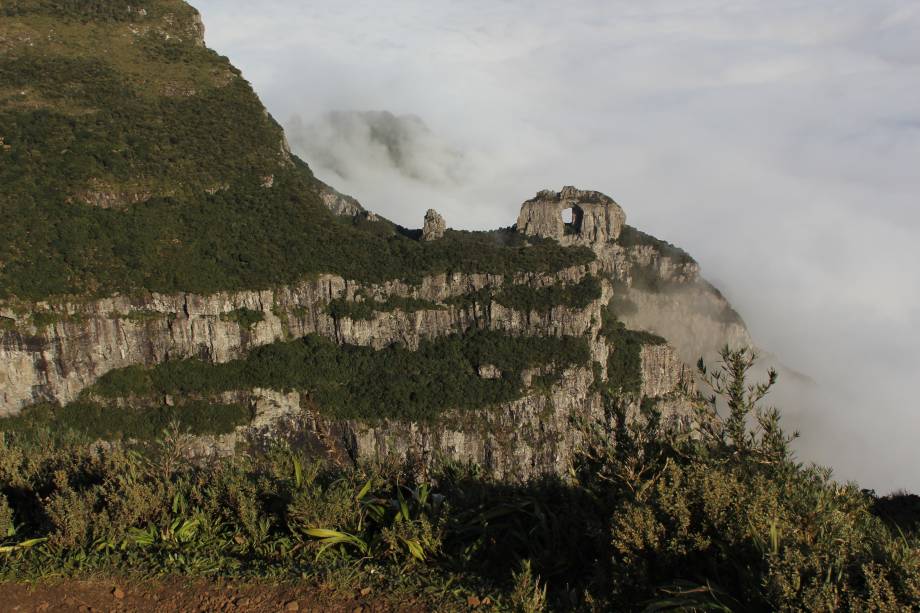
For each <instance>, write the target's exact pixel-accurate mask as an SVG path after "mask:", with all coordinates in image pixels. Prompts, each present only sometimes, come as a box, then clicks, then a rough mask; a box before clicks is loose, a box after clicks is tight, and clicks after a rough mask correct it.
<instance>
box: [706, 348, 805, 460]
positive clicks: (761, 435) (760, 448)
mask: <svg viewBox="0 0 920 613" xmlns="http://www.w3.org/2000/svg"><path fill="white" fill-rule="evenodd" d="M720 357H721V360H720V362H719V364H718V368H717V369H715V370H712V371H710V370H709V368H707V366H706V364H705V362H704V361H703V359H702V358H700V360H699V362H698V363H697V370H698V371H699V375H700V379H701V381H702V383H703V385H704V386H705V387H707V388H708V389H709V391H710V393H711V395H709V396H708V397H707V396H705V395H704V394H703V393H702V392H699V393H698V394H697V396H696V398H695V402H694V406H695V408H696V410H697V414H698V417H699V419H697V421H696V426H697V428H698V429H699V432H700V434H701V435H702V438H703V440H704V443H705V444H706V447H707V448H708V450H709V451H710V453H712V452H715V453H716V454H722V455H728V456H739V455H740V456H745V457H746V458H745V459H753V460H754V461H755V462H757V463H758V464H763V465H771V466H776V465H779V464H781V463H782V462H783V461H785V460H788V459H789V455H790V451H789V443H791V442H792V441H793V440H795V439H796V438H798V436H799V434H798V432H793V433H792V434H791V435H787V434H786V433H785V432H784V431H783V429H782V427H781V426H780V423H779V422H780V414H779V410H778V409H776V408H775V407H764V406H762V405H761V404H760V403H761V401H762V400H763V399H764V398H765V397H766V395H767V394H768V393H769V392H770V390H771V389H772V387H773V386H774V385H775V384H776V380H777V378H778V375H777V372H776V370H775V369H773V368H770V370H769V371H767V380H766V381H765V382H762V383H753V384H749V383H748V382H747V380H748V376H749V373H750V371H751V369H752V368H753V367H754V364H755V363H756V362H757V359H758V357H759V356H758V355H757V352H756V351H754V350H753V349H748V348H744V349H730V348H729V347H728V346H725V347H724V348H723V349H722V351H721V353H720ZM720 399H721V400H722V401H723V402H724V403H725V404H726V406H727V408H728V413H727V415H724V416H723V415H722V414H720V412H719V406H718V405H719V401H720Z"/></svg>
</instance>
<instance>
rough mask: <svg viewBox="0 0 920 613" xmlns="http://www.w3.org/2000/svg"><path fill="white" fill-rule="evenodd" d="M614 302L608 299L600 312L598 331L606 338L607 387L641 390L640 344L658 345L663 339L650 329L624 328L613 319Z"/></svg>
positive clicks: (621, 391) (628, 391)
mask: <svg viewBox="0 0 920 613" xmlns="http://www.w3.org/2000/svg"><path fill="white" fill-rule="evenodd" d="M617 308H618V304H617V303H616V302H613V301H611V304H609V305H608V306H607V307H606V308H605V309H604V310H603V312H602V317H603V321H602V323H601V330H600V334H601V335H602V336H604V337H605V338H606V339H607V347H608V354H607V383H606V386H607V390H608V391H609V392H611V393H614V394H616V395H618V394H624V393H625V394H633V395H635V394H638V393H639V392H640V391H641V389H642V347H643V345H661V344H664V343H665V340H664V339H663V338H661V337H660V336H657V335H655V334H651V333H650V332H642V331H639V330H628V329H627V328H626V325H625V324H623V322H621V321H619V320H618V319H617V310H616V309H617Z"/></svg>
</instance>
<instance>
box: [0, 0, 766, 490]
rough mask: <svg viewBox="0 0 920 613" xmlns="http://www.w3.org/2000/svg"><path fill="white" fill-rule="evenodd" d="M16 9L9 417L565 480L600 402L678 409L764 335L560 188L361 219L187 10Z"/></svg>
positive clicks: (1, 359) (2, 404)
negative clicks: (207, 41)
mask: <svg viewBox="0 0 920 613" xmlns="http://www.w3.org/2000/svg"><path fill="white" fill-rule="evenodd" d="M0 7H2V8H0V12H2V15H3V18H2V21H0V49H2V51H3V54H2V56H0V84H2V85H0V140H2V148H0V159H2V164H0V181H2V182H3V185H4V186H5V189H4V190H3V192H0V215H2V217H3V218H4V219H5V220H7V226H6V228H5V230H6V231H5V232H4V233H3V234H2V236H0V334H2V337H0V415H16V414H20V413H21V415H20V416H19V417H16V418H14V419H12V420H10V421H8V422H7V423H6V426H5V427H7V428H21V427H30V426H35V425H42V424H43V425H48V426H51V427H52V428H54V429H58V430H75V431H78V432H81V433H82V434H84V435H86V436H89V437H101V438H122V437H123V438H131V439H145V438H151V437H154V436H156V435H157V434H158V432H159V430H160V429H161V427H162V426H164V425H166V424H167V423H169V422H170V421H173V420H177V421H178V422H179V423H180V424H181V425H182V426H183V427H187V428H190V429H191V430H192V431H193V432H195V433H196V434H198V435H200V437H201V439H200V440H201V449H202V451H204V452H221V453H229V452H232V450H233V449H234V447H235V446H237V445H241V444H248V443H258V441H259V440H263V439H265V437H268V438H278V437H284V436H286V433H289V432H295V431H296V432H298V433H299V434H298V436H300V437H301V439H302V440H300V442H301V443H303V444H306V445H308V446H311V447H313V448H316V449H317V450H318V451H320V452H321V453H324V454H328V455H331V456H333V457H359V456H363V457H378V456H382V455H386V454H390V453H396V454H397V455H400V456H403V457H406V458H413V459H416V460H419V461H421V462H422V463H426V464H427V463H429V462H431V461H433V460H434V459H435V458H443V457H447V458H453V459H456V460H461V461H473V462H476V463H478V464H481V465H482V466H484V467H485V468H486V469H487V470H489V471H491V472H492V473H494V474H495V475H497V476H505V477H511V478H523V477H526V476H528V475H531V474H539V473H542V472H547V471H549V472H560V471H563V470H565V466H566V465H567V463H568V462H569V460H570V459H571V454H572V452H573V449H574V448H575V446H576V445H577V443H578V440H577V438H578V435H577V434H576V433H575V432H573V431H572V429H571V428H570V423H571V420H572V419H580V418H592V417H600V418H602V417H603V416H604V411H605V409H604V406H605V402H604V399H605V398H611V397H613V398H616V399H617V402H619V403H620V404H621V405H623V406H629V407H633V408H635V409H638V408H639V407H640V406H642V407H646V408H652V407H657V408H658V410H659V411H660V412H661V413H662V414H663V415H665V416H669V417H671V418H673V419H680V418H681V415H682V414H683V413H684V412H685V411H686V409H687V394H688V392H689V391H690V390H691V389H692V386H693V382H692V377H691V376H690V374H689V372H688V370H687V369H686V367H685V366H684V364H683V363H682V361H681V358H683V360H684V362H687V361H690V360H694V361H695V359H696V358H697V357H699V356H700V355H701V354H710V353H711V352H712V351H713V350H715V349H716V348H718V347H720V346H721V345H723V344H725V343H726V342H729V343H732V344H736V345H738V344H750V338H749V336H748V335H747V332H746V330H745V327H744V324H743V322H742V321H741V320H740V318H739V317H738V316H737V314H736V313H735V312H734V311H733V310H732V309H731V307H730V306H729V305H728V304H727V302H726V301H725V300H724V299H723V298H722V297H721V295H720V294H719V293H718V292H717V291H716V290H715V289H714V288H712V287H711V286H710V285H709V284H708V283H706V282H705V281H704V280H703V279H702V278H701V277H700V275H699V268H698V266H697V264H696V263H695V262H694V261H693V259H692V258H691V257H690V256H689V255H687V254H686V253H685V252H683V251H681V250H680V249H678V248H676V247H673V246H672V245H670V244H668V243H665V242H663V241H660V240H658V239H655V238H654V237H651V236H649V235H646V234H644V233H642V232H640V231H638V230H636V229H634V228H631V227H629V226H627V225H625V221H626V216H625V213H624V212H623V210H622V209H621V208H620V207H619V206H618V205H617V204H616V203H615V202H614V201H613V200H612V199H610V198H608V197H607V196H604V195H603V194H599V193H597V192H591V191H582V190H577V189H575V188H571V187H567V188H564V189H563V190H562V191H561V192H553V191H544V192H540V193H539V194H537V196H536V198H534V199H532V200H529V201H528V202H525V203H524V205H523V206H522V209H521V215H520V217H519V218H518V220H517V224H516V225H515V226H512V227H510V228H506V229H501V230H496V231H493V232H460V231H454V230H450V229H446V227H445V226H446V224H445V221H444V220H443V219H442V218H441V217H440V216H439V215H437V213H435V212H434V211H429V212H428V214H427V215H426V216H425V228H423V229H422V230H421V231H419V230H412V229H405V228H401V227H398V226H395V225H394V224H392V223H390V222H388V221H387V220H385V219H381V218H379V217H378V216H376V215H374V214H373V213H370V212H368V211H366V210H365V209H364V208H363V207H362V206H361V205H360V204H359V203H358V202H356V201H355V200H353V199H351V198H349V197H347V196H344V195H342V194H339V193H338V192H336V191H335V190H334V189H333V188H331V187H329V186H327V185H325V184H323V183H322V182H320V181H318V180H317V179H315V178H314V177H313V175H312V173H311V172H310V169H309V168H308V167H307V165H306V164H305V163H304V162H302V161H301V160H299V159H297V158H296V157H295V156H293V155H292V154H291V153H290V151H289V150H288V148H287V145H286V143H285V139H284V135H283V133H282V131H281V129H280V128H279V126H278V125H277V123H275V122H274V120H273V119H272V118H271V117H270V116H269V115H268V114H267V112H266V111H265V110H264V108H263V107H262V105H261V104H260V102H259V101H258V99H257V97H256V96H255V94H254V93H253V91H252V89H251V87H250V86H249V84H248V83H247V82H246V81H245V80H244V79H243V78H242V76H241V75H240V73H239V71H237V70H236V69H235V68H233V67H232V66H231V65H230V64H229V62H228V61H227V59H226V58H223V57H220V56H218V55H217V54H216V53H214V52H213V51H210V50H208V49H207V48H206V47H204V45H203V28H202V25H201V22H200V20H199V18H198V14H197V13H196V12H195V11H194V9H192V8H191V7H189V6H188V5H186V4H185V3H184V2H179V1H172V0H157V1H148V2H141V3H131V4H128V3H123V2H104V3H103V2H86V1H81V2H50V1H49V2H44V1H39V0H33V1H18V2H4V3H3V4H2V5H0ZM565 209H572V211H573V221H572V222H571V223H568V224H566V223H564V222H563V218H562V212H563V210H565ZM419 217H420V218H421V211H420V212H419ZM509 221H510V220H509ZM662 336H664V337H666V338H668V339H670V340H672V341H673V343H674V345H675V347H676V350H675V349H672V347H671V346H669V345H667V344H666V342H665V339H664V338H661V337H662Z"/></svg>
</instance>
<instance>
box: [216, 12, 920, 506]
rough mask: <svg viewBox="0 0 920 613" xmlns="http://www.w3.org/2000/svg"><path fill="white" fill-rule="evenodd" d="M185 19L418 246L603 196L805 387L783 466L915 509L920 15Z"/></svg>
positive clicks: (919, 430)
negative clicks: (699, 280)
mask: <svg viewBox="0 0 920 613" xmlns="http://www.w3.org/2000/svg"><path fill="white" fill-rule="evenodd" d="M198 6H199V8H200V9H202V11H203V13H204V17H205V23H206V24H207V26H208V42H209V44H210V45H211V46H213V47H215V48H217V49H218V50H219V51H220V52H222V53H225V54H227V55H229V56H230V58H231V59H232V60H233V61H234V62H235V63H236V64H237V65H238V66H240V67H241V68H242V69H243V71H244V74H245V75H246V76H247V77H248V78H249V79H251V80H252V82H253V84H254V86H255V88H256V90H257V91H258V92H259V94H260V95H261V96H262V98H263V100H264V101H265V102H266V104H267V106H268V107H269V110H270V111H271V112H272V113H273V114H274V115H275V116H276V117H278V118H280V119H281V120H282V121H283V122H286V123H287V124H288V127H289V129H290V132H291V135H292V141H293V142H294V145H295V149H296V150H297V151H298V152H300V153H301V154H302V155H304V156H305V158H306V159H307V161H308V162H310V163H311V165H312V166H313V167H314V169H315V170H316V172H317V174H318V175H319V176H320V178H323V179H324V180H327V181H329V182H330V183H332V184H333V185H335V186H336V187H337V188H339V189H340V190H342V191H344V192H346V193H351V194H352V195H354V196H355V197H357V198H358V199H359V200H361V201H362V203H363V204H365V206H367V207H368V208H370V209H371V210H375V211H377V212H380V213H381V214H383V215H385V216H387V217H390V218H391V219H393V220H394V221H396V222H398V223H401V224H403V225H406V226H415V227H417V226H419V225H420V224H421V217H422V215H423V214H424V211H425V210H426V209H427V208H429V207H433V208H436V209H438V210H439V211H440V212H441V213H442V214H443V215H444V216H445V218H446V219H447V222H448V224H449V225H452V226H454V227H460V228H487V227H497V226H507V225H510V224H511V223H513V221H514V219H515V218H516V214H517V209H518V206H519V204H520V202H522V201H523V200H525V199H527V198H528V197H530V196H531V195H532V194H533V193H535V192H536V191H537V190H539V189H542V188H545V187H553V188H557V189H558V188H559V187H561V186H562V185H566V184H574V185H578V186H580V187H584V188H589V189H597V190H600V191H603V192H605V193H608V194H610V195H611V196H613V197H614V198H615V199H616V200H617V201H618V202H619V203H620V204H621V205H622V206H623V207H624V208H625V210H626V212H627V215H628V216H629V219H630V223H632V224H633V225H636V226H638V227H640V228H642V229H643V230H646V231H648V232H650V233H652V234H655V235H657V236H660V237H661V238H664V239H667V240H669V241H671V242H674V243H676V244H679V245H681V246H682V247H684V248H686V249H687V250H688V251H689V252H690V253H691V254H693V255H694V256H695V257H697V259H699V260H700V262H701V264H702V266H703V271H704V274H706V275H707V277H709V278H710V280H712V281H713V282H714V283H715V284H716V285H717V286H718V287H719V288H720V289H722V290H723V292H724V293H725V294H726V295H727V296H728V297H729V298H730V299H731V300H732V302H733V303H734V304H735V306H736V307H737V308H738V310H739V312H741V314H742V315H743V316H744V318H745V320H746V321H747V322H748V324H749V325H750V327H751V329H752V332H753V334H754V337H755V338H756V339H757V341H758V342H759V343H760V344H761V345H762V346H764V347H765V348H766V349H768V350H770V351H771V352H773V353H774V354H776V355H777V356H779V357H780V358H781V359H782V360H783V361H784V362H786V363H787V364H788V365H789V366H791V367H793V368H796V369H798V370H801V371H803V372H806V373H807V374H809V375H810V376H811V377H813V378H814V379H815V380H816V381H817V386H816V387H815V389H814V391H813V392H812V393H809V394H807V395H806V394H800V393H796V394H794V395H791V396H792V397H785V396H784V397H782V398H781V401H782V405H783V407H782V408H784V409H785V412H786V415H787V420H788V421H790V422H792V423H793V424H794V425H796V426H800V427H801V429H802V431H803V438H802V440H801V444H800V447H799V449H800V455H801V457H802V459H804V460H814V461H818V462H820V463H824V464H829V465H831V466H833V467H834V468H835V470H836V472H837V474H838V476H839V477H840V478H843V479H857V480H859V481H860V482H861V483H863V484H864V485H865V486H866V487H874V488H877V489H879V490H880V491H886V490H889V489H893V488H898V487H906V488H909V489H912V490H915V491H920V476H918V474H917V472H916V471H915V470H914V468H913V467H914V466H915V465H916V464H917V463H918V462H920V453H918V452H917V451H916V444H915V441H916V440H917V439H918V437H920V407H918V401H917V400H916V397H915V395H914V394H912V393H911V390H912V386H913V381H914V379H915V375H916V372H917V368H918V367H920V308H918V305H920V271H918V268H917V263H918V262H920V241H917V236H918V235H920V206H918V204H917V200H918V196H920V172H918V170H917V168H918V161H920V5H918V4H917V3H916V2H910V1H907V0H878V1H877V2H871V3H867V2H865V1H863V0H833V1H831V0H818V1H816V2H809V3H801V2H798V1H796V0H776V1H775V2H769V3H768V2H757V1H754V0H745V1H742V2H734V3H725V2H723V1H721V0H693V1H689V2H688V1H685V0H650V1H648V2H642V3H634V2H627V1H625V0H620V1H617V0H614V1H612V2H608V1H603V2H602V1H601V0H586V1H585V2H579V3H569V5H566V7H565V8H564V9H563V8H560V5H559V3H553V2H549V0H509V1H508V2H494V1H489V2H487V1H486V0H471V1H470V2H463V3H457V2H450V1H448V0H425V1H422V0H400V1H398V2H397V1H393V0H383V1H376V0H375V1H374V2H370V1H369V0H355V1H354V2H349V3H340V2H333V1H332V0H318V1H316V2H311V3H298V2H294V1H293V0H279V1H277V2H272V3H270V4H269V5H268V6H265V5H262V6H258V7H257V6H255V5H253V4H252V3H250V2H243V1H242V0H220V2H218V1H217V0H202V1H201V2H199V3H198ZM375 109H376V110H381V109H386V110H388V111H391V112H392V115H390V116H384V115H382V114H380V113H377V114H374V113H371V114H367V113H363V112H364V111H369V110H375ZM340 111H347V112H344V113H340V114H339V115H335V113H336V112H340ZM353 111H359V112H357V113H356V112H353ZM409 116H415V117H416V118H421V120H423V121H424V124H421V123H418V124H415V122H416V120H414V119H406V117H409ZM294 117H299V118H301V119H300V120H299V125H298V124H297V123H296V122H292V121H289V120H290V119H291V118H294ZM391 118H392V119H391ZM421 120H419V121H421ZM381 122H382V124H386V125H389V126H390V127H389V128H388V129H391V130H392V131H391V132H387V130H384V131H383V132H384V133H385V134H387V135H388V136H383V137H381V136H380V135H379V134H377V133H375V132H374V130H375V127H374V126H378V128H379V125H381ZM413 125H414V126H415V127H412V126H413ZM423 125H425V126H427V127H424V128H423V127H421V126H423ZM301 136H302V137H303V138H300V137H301ZM394 138H395V139H396V142H398V143H400V145H399V146H398V147H397V148H396V149H397V150H398V151H399V153H398V154H395V155H394V153H393V150H392V148H391V147H389V146H388V145H387V142H388V139H389V140H390V141H392V140H393V139H394ZM780 388H782V381H781V382H780ZM786 396H790V395H788V394H787V395H786Z"/></svg>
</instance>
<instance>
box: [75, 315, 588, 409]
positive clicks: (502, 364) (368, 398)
mask: <svg viewBox="0 0 920 613" xmlns="http://www.w3.org/2000/svg"><path fill="white" fill-rule="evenodd" d="M588 355H589V354H588V346H587V341H586V339H584V338H576V337H562V338H556V337H520V336H509V335H506V334H502V333H499V332H485V331H474V332H471V333H469V334H466V335H458V334H455V335H451V336H447V337H442V338H438V339H434V340H424V341H422V343H421V344H420V346H419V348H418V350H417V351H411V350H410V349H407V348H406V347H404V346H402V345H398V344H394V345H391V346H390V347H387V348H385V349H381V350H374V349H372V348H369V347H359V346H354V345H337V344H335V343H334V342H333V341H331V340H329V339H326V338H323V337H320V336H315V335H311V336H307V337H305V338H303V339H301V340H297V341H292V342H278V343H274V344H271V345H266V346H263V347H258V348H256V349H253V350H252V351H251V352H250V353H249V354H248V355H247V356H246V357H245V358H243V359H240V360H234V361H232V362H228V363H224V364H210V363H207V362H203V361H200V360H193V359H190V360H179V361H171V362H166V363H163V364H160V365H158V366H155V367H153V368H144V367H141V366H132V367H128V368H123V369H119V370H115V371H112V372H110V373H108V374H106V375H105V376H103V377H102V378H101V379H100V380H99V381H98V382H97V383H96V384H95V385H94V386H92V387H91V388H89V390H88V393H89V394H90V395H97V396H101V397H105V398H113V399H114V398H126V397H132V396H145V397H150V396H163V395H166V394H170V395H178V396H180V397H181V396H193V397H194V396H202V395H205V396H207V395H212V394H217V393H219V392H223V391H229V390H248V389H252V388H255V387H262V388H271V389H277V390H290V389H295V390H301V391H305V392H307V393H309V395H310V397H311V398H312V399H313V401H314V402H315V403H316V405H317V407H318V408H319V409H320V410H321V411H323V412H324V413H325V414H328V415H331V416H335V417H346V418H352V417H355V418H363V419H369V420H374V419H381V418H402V419H413V420H424V419H433V418H435V417H436V416H437V415H438V414H440V413H441V412H443V411H445V410H448V409H464V408H481V407H485V406H490V405H493V404H498V403H501V402H507V401H509V400H514V399H516V398H518V397H520V395H521V394H522V393H523V384H522V381H521V374H522V372H523V370H524V369H526V368H532V367H536V366H549V365H552V366H553V367H554V373H555V374H554V375H552V376H551V380H555V378H557V377H558V376H559V375H560V374H561V371H562V370H563V369H564V368H565V367H568V366H571V365H579V364H586V363H587V362H588ZM484 364H490V365H494V366H496V367H497V368H498V369H499V370H501V371H502V377H501V378H500V379H484V378H482V377H480V376H479V374H478V368H479V366H480V365H484Z"/></svg>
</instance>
